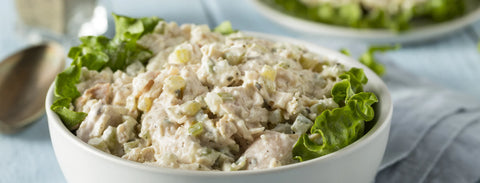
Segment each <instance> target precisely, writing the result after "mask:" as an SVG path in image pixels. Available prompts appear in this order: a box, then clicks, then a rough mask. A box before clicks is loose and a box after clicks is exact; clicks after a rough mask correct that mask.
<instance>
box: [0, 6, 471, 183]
mask: <svg viewBox="0 0 480 183" xmlns="http://www.w3.org/2000/svg"><path fill="white" fill-rule="evenodd" d="M112 12H114V13H117V14H121V15H126V16H132V17H141V16H158V17H160V18H163V19H165V20H167V21H175V22H177V23H179V24H183V23H194V24H208V25H209V26H210V27H215V26H216V25H218V24H220V23H221V22H223V21H225V20H229V21H231V23H232V25H233V28H234V29H239V30H247V31H257V32H264V33H272V34H278V35H283V36H289V37H294V38H299V39H303V40H306V41H310V42H313V43H316V44H319V45H321V46H324V47H327V48H330V49H334V50H339V49H340V48H349V49H351V50H352V52H353V55H359V54H360V53H361V52H363V51H365V50H366V49H367V47H368V46H370V44H368V43H365V42H361V41H357V40H353V39H342V38H332V37H328V36H319V35H313V34H308V33H302V32H297V31H294V30H291V29H288V28H285V27H283V26H281V25H279V24H277V23H275V22H272V21H271V20H270V19H267V18H266V17H264V16H262V15H261V14H260V13H259V12H257V9H255V7H254V5H253V3H252V2H251V1H246V0H245V1H238V0H174V1H173V0H138V1H131V0H110V1H108V0H3V1H1V2H0V22H1V23H0V26H1V28H0V60H3V59H5V58H7V57H8V56H9V55H11V54H13V53H15V52H16V51H19V50H21V49H23V48H26V47H28V46H31V45H36V44H39V43H41V42H46V41H54V42H58V43H60V44H61V45H62V46H63V47H64V49H65V55H66V53H67V51H68V49H69V47H71V46H73V45H76V44H78V37H79V36H85V35H102V34H103V35H106V36H108V37H112V35H113V34H114V27H113V20H112V16H111V13H112ZM479 35H480V22H478V21H477V22H475V23H474V24H472V25H469V26H467V27H465V28H462V29H460V30H456V31H454V32H452V33H450V34H448V35H445V36H441V37H438V38H436V39H434V40H428V41H425V42H420V43H413V44H404V45H402V49H400V50H397V51H392V52H387V53H384V54H381V55H378V57H379V58H380V59H379V60H381V62H382V63H384V64H394V65H396V66H398V67H399V68H402V69H404V70H407V71H409V72H411V73H412V74H413V75H415V76H420V77H422V78H426V79H428V80H430V81H431V82H433V83H435V84H437V85H439V86H441V87H444V88H448V89H449V90H452V91H456V92H459V93H461V94H462V95H465V96H471V97H472V100H480V94H479V93H480V85H478V84H476V83H477V82H478V79H479V78H480V72H479V71H480V53H479V50H478V48H477V43H478V40H479ZM387 72H388V70H387ZM0 102H1V101H0ZM12 157H15V158H12ZM0 172H2V173H0V182H2V183H3V182H5V183H7V182H65V180H64V178H63V175H62V173H61V171H60V168H59V167H58V164H57V162H56V159H55V155H54V153H53V149H52V147H51V142H50V138H49V135H48V127H47V124H46V117H42V118H41V119H39V120H38V121H37V122H36V123H34V124H32V125H30V126H29V127H28V128H27V129H25V130H24V131H21V132H19V133H17V134H11V135H2V134H0Z"/></svg>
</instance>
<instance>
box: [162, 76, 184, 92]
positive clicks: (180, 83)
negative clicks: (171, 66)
mask: <svg viewBox="0 0 480 183" xmlns="http://www.w3.org/2000/svg"><path fill="white" fill-rule="evenodd" d="M185 86H186V82H185V79H183V78H182V77H181V76H178V75H173V76H169V77H168V78H167V79H165V90H166V91H168V92H170V93H172V94H174V95H175V96H177V97H181V96H182V95H183V89H184V88H185Z"/></svg>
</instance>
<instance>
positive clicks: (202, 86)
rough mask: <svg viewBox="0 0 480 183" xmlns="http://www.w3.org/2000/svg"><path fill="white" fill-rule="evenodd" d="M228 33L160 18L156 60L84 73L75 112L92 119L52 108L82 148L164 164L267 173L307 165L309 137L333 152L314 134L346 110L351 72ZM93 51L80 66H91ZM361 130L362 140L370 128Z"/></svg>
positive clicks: (151, 39)
mask: <svg viewBox="0 0 480 183" xmlns="http://www.w3.org/2000/svg"><path fill="white" fill-rule="evenodd" d="M116 18H117V19H118V18H119V17H116ZM120 18H126V17H120ZM117 26H118V25H117ZM220 32H221V31H220ZM229 33H230V34H228V35H223V34H221V33H219V32H218V31H216V32H214V31H211V30H210V28H209V27H208V26H206V25H193V24H185V25H181V26H179V25H177V24H176V23H174V22H170V23H168V22H165V21H158V23H157V24H156V25H155V26H154V27H152V30H151V32H150V33H148V34H144V35H142V36H140V37H139V39H138V40H136V44H137V45H138V46H140V47H141V48H142V49H148V50H150V51H151V55H150V58H149V59H148V61H147V62H143V63H142V62H141V61H139V59H137V60H133V61H132V62H131V64H129V65H127V66H125V68H124V69H117V70H115V71H114V70H113V69H112V67H103V68H102V67H98V68H95V69H92V67H93V66H81V67H80V66H79V65H76V66H75V68H77V67H78V71H79V73H78V80H77V81H76V84H75V88H74V89H76V90H77V91H78V93H79V94H80V95H79V96H78V97H76V98H75V99H73V100H72V101H71V104H70V105H69V106H68V108H69V110H72V111H71V114H76V115H83V114H84V115H85V116H83V118H82V119H81V120H79V122H78V123H76V124H74V125H70V122H68V121H69V119H68V118H67V117H68V116H67V117H65V116H64V114H63V113H62V112H59V110H58V108H57V110H55V109H54V107H52V109H54V110H55V111H56V112H57V113H59V115H60V116H61V117H62V119H63V120H64V122H65V123H66V125H67V127H69V128H70V129H71V130H72V132H74V133H75V134H76V135H77V136H78V138H80V139H81V140H82V141H84V142H86V143H88V144H90V145H92V146H94V147H96V148H98V149H100V150H102V151H104V152H106V153H110V154H113V155H115V156H119V157H122V158H124V159H128V160H132V161H136V162H141V163H146V164H151V165H156V166H160V167H170V168H180V169H191V170H223V171H235V170H254V169H265V168H272V167H278V166H282V165H287V164H291V163H294V162H298V161H301V160H302V157H301V156H302V154H301V153H302V150H301V147H298V148H300V149H299V150H298V152H299V153H300V154H299V153H297V155H299V158H294V155H295V153H292V152H294V146H295V144H296V143H299V139H300V138H301V136H302V135H303V136H306V137H308V140H311V141H312V142H313V143H317V144H326V145H328V144H327V139H328V138H327V137H323V136H324V135H328V133H329V132H327V131H325V130H324V132H322V133H321V134H320V133H314V132H313V130H312V129H313V128H312V126H314V122H315V119H316V118H317V116H320V115H321V114H322V113H323V112H324V111H328V110H332V109H339V108H340V107H341V106H340V105H342V106H343V105H345V104H342V102H339V101H338V100H336V99H334V98H335V97H334V96H332V89H333V88H334V85H335V84H337V83H339V82H341V81H343V82H346V81H347V80H346V79H344V78H340V77H339V76H341V75H342V74H344V73H346V72H347V70H346V68H345V67H344V66H343V65H341V64H339V63H336V62H334V61H332V60H329V59H328V58H327V57H324V56H320V55H316V54H314V53H312V52H310V51H308V50H307V49H306V48H304V47H302V46H298V45H292V44H289V43H282V42H273V41H268V40H264V39H259V38H255V37H251V36H248V35H245V34H244V33H242V32H236V33H232V32H229ZM117 34H118V30H117ZM125 35H126V36H127V35H130V33H128V34H125ZM88 40H89V42H87V41H83V42H84V46H85V45H87V44H91V43H92V39H88ZM114 40H115V39H114ZM95 41H96V42H94V43H95V44H98V42H101V40H100V41H99V40H98V39H95ZM112 44H113V43H112ZM115 44H117V43H115ZM80 48H82V47H80ZM107 48H108V47H106V48H105V49H107ZM89 49H90V48H89ZM89 49H86V46H85V47H83V48H82V49H81V50H83V51H81V52H79V53H77V57H78V58H76V59H75V60H77V59H78V60H79V61H78V62H79V63H80V62H81V59H79V58H83V57H85V58H84V59H88V58H86V56H85V55H88V53H86V52H88V50H89ZM85 50H87V51H85ZM71 52H72V51H71ZM73 52H74V53H75V50H74V51H73ZM74 53H72V54H71V55H74ZM107 53H108V54H110V52H107ZM97 54H98V53H97ZM108 54H107V55H108ZM69 55H70V54H69ZM78 55H83V56H78ZM109 57H110V59H112V56H111V55H109ZM95 58H97V57H95ZM83 62H84V64H85V63H86V61H83ZM117 62H118V61H117ZM74 64H75V61H74ZM74 64H73V65H74ZM107 64H108V62H107ZM67 70H68V69H67ZM344 75H345V74H344ZM59 82H61V78H60V75H59V78H57V84H58V83H59ZM348 84H349V83H348ZM348 86H350V85H348ZM58 87H61V85H57V88H58ZM360 87H361V85H360ZM348 89H349V88H348ZM352 91H354V90H352ZM58 93H60V92H58ZM59 96H60V95H59ZM352 98H353V97H352ZM343 100H345V102H346V101H347V100H349V99H348V98H345V97H344V99H343ZM375 100H376V98H375ZM347 107H348V106H347ZM347 116H348V115H347ZM315 123H317V122H315ZM349 123H351V122H349ZM315 125H317V124H315ZM318 125H320V124H318ZM357 128H358V129H360V127H355V131H354V132H360V131H358V129H357ZM361 130H362V134H360V133H359V134H357V136H361V135H363V121H362V127H361ZM340 134H341V133H340ZM345 136H348V135H345ZM349 138H350V137H349ZM354 138H355V139H356V138H358V137H354ZM339 141H341V140H339ZM298 146H302V144H300V145H298ZM302 147H303V146H302ZM339 147H343V146H339ZM325 152H327V151H324V152H318V155H319V156H320V155H321V154H322V153H325ZM307 159H309V157H303V160H307Z"/></svg>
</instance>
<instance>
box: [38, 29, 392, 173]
mask: <svg viewBox="0 0 480 183" xmlns="http://www.w3.org/2000/svg"><path fill="white" fill-rule="evenodd" d="M242 32H243V33H245V34H246V35H249V36H252V37H256V38H260V39H266V40H274V41H277V42H288V43H293V44H296V45H301V46H303V47H305V48H307V49H308V50H309V51H311V52H314V53H316V54H321V55H323V56H326V57H329V58H330V59H335V60H336V61H337V62H340V63H342V64H345V65H346V66H347V67H359V68H362V69H364V72H365V73H366V74H367V75H368V79H369V81H372V80H376V81H377V82H376V85H378V86H379V87H380V88H381V90H382V91H384V92H382V95H381V98H382V101H381V103H382V104H386V105H384V107H385V108H388V109H387V110H386V111H387V112H386V113H381V114H380V115H379V116H378V118H377V119H378V120H377V122H376V124H375V125H374V126H373V127H372V128H371V129H370V130H369V131H368V132H367V133H366V134H365V135H363V136H362V137H361V138H360V139H358V140H356V141H355V142H353V143H352V144H350V145H348V146H346V147H344V148H342V149H340V150H338V151H335V152H333V153H330V154H327V155H324V156H321V157H318V158H315V159H312V160H308V161H303V162H298V163H293V164H288V165H283V166H280V167H275V168H268V169H260V170H245V171H231V172H228V171H198V170H185V169H174V168H165V167H158V166H154V165H148V164H143V163H139V162H135V161H130V160H126V159H123V158H121V157H117V156H114V155H111V154H108V153H105V152H103V151H101V150H98V149H96V148H95V147H93V146H91V145H88V144H87V143H85V142H83V141H82V140H81V139H80V138H78V137H77V136H75V135H74V134H73V133H72V132H70V130H68V129H67V128H66V126H65V125H64V124H63V122H62V120H61V119H60V118H59V116H58V115H57V114H56V113H55V112H53V111H52V110H51V109H50V106H51V105H52V103H53V98H54V93H53V92H54V91H53V90H54V82H53V83H52V84H51V86H50V88H49V90H48V93H47V97H46V101H45V108H46V112H47V116H48V125H49V126H50V127H49V129H50V130H52V129H53V130H57V131H59V132H60V133H59V134H60V135H61V136H62V137H63V138H66V139H68V140H69V141H70V142H71V143H72V144H74V145H75V146H78V147H79V148H81V149H83V150H84V151H87V152H88V153H90V154H92V155H94V156H97V157H99V158H102V159H104V160H107V161H109V162H111V163H114V164H119V165H123V166H128V167H131V168H135V169H139V170H144V171H148V172H155V173H163V174H172V175H182V176H203V177H212V176H215V177H218V176H240V175H259V174H267V173H275V172H283V171H287V170H291V169H296V168H298V167H299V166H308V165H311V164H315V163H320V162H322V161H327V160H331V159H338V158H341V157H343V156H345V155H347V154H350V153H352V152H354V151H355V149H358V148H361V147H362V146H365V145H366V144H367V143H369V141H372V140H373V139H375V138H376V137H377V136H379V135H380V133H381V132H382V131H385V130H387V131H388V130H389V129H390V128H389V127H390V122H391V118H392V112H393V104H392V100H391V95H390V92H389V91H388V88H387V86H386V85H385V83H384V82H383V81H382V80H381V79H380V78H379V77H378V76H377V75H376V74H375V73H374V72H373V71H371V70H370V69H369V68H367V67H366V66H364V65H362V64H360V63H359V62H358V61H356V60H354V59H353V58H351V57H348V56H345V55H343V54H341V53H339V52H336V51H333V50H330V49H327V48H324V47H321V46H317V45H315V44H312V43H308V42H306V41H302V40H298V39H293V38H288V37H284V36H278V35H274V34H265V33H259V32H249V31H242ZM367 85H368V84H367ZM377 95H378V94H377ZM379 98H380V96H379ZM382 109H383V108H381V109H379V110H378V111H383V110H382ZM51 133H52V132H50V134H51ZM51 140H52V141H53V139H51ZM54 149H55V147H54ZM383 151H384V149H383ZM382 154H383V153H382Z"/></svg>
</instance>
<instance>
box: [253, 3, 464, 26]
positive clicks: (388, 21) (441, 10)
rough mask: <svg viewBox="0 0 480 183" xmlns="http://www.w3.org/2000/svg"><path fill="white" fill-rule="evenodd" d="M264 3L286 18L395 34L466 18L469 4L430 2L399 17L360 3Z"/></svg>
mask: <svg viewBox="0 0 480 183" xmlns="http://www.w3.org/2000/svg"><path fill="white" fill-rule="evenodd" d="M262 1H263V2H265V3H266V4H267V5H270V6H271V7H273V8H275V9H278V10H280V11H282V12H284V13H286V14H289V15H292V16H296V17H299V18H303V19H307V20H312V21H317V22H322V23H327V24H333V25H339V26H346V27H353V28H386V29H390V30H392V31H393V32H401V31H405V30H408V29H409V28H410V24H411V22H412V20H414V19H419V18H426V19H429V20H431V21H432V22H442V21H447V20H450V19H453V18H456V17H459V16H462V15H463V14H464V13H465V9H466V7H465V6H466V5H465V4H466V3H465V1H466V0H427V1H426V2H425V3H422V4H419V5H416V6H414V7H413V8H411V9H402V10H400V11H398V12H397V13H395V14H391V13H386V12H384V10H382V9H370V8H367V7H363V6H362V5H361V4H359V3H350V4H345V5H341V6H334V5H332V4H330V3H321V4H319V5H317V6H307V5H305V4H303V3H302V2H301V0H262Z"/></svg>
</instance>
